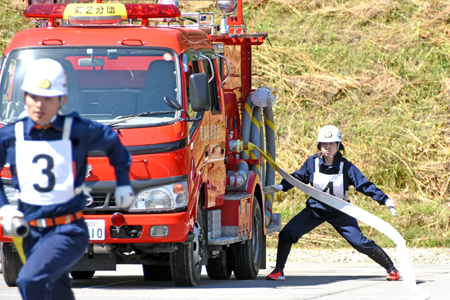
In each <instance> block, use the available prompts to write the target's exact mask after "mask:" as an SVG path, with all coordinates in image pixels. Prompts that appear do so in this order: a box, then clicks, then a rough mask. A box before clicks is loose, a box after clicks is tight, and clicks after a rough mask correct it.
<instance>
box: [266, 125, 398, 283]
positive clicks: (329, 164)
mask: <svg viewBox="0 0 450 300" xmlns="http://www.w3.org/2000/svg"><path fill="white" fill-rule="evenodd" d="M317 148H318V150H320V153H318V154H315V155H313V156H310V157H308V158H307V160H306V161H305V163H304V164H303V166H302V167H301V168H300V169H299V170H297V171H295V173H293V174H292V176H294V177H295V178H296V179H298V180H300V181H301V182H303V183H305V184H312V186H313V187H314V188H316V189H319V190H321V191H324V192H327V193H330V194H332V195H334V196H336V197H338V198H341V199H344V200H346V201H349V200H348V197H347V192H348V189H349V186H350V185H353V186H354V187H355V189H356V190H357V191H358V192H361V193H363V194H364V195H366V196H369V197H371V198H372V199H374V200H375V201H377V202H378V203H379V204H380V205H383V204H385V205H387V207H388V208H389V210H390V211H391V213H392V214H393V215H394V216H397V212H396V210H395V206H394V203H393V200H392V199H390V198H389V197H388V196H387V195H386V194H385V193H384V192H383V191H382V190H380V189H379V188H377V187H376V186H375V184H373V183H372V182H370V181H368V180H367V179H366V177H365V176H364V175H363V174H362V173H361V172H360V171H359V170H358V169H357V168H356V167H355V166H354V165H353V164H352V163H351V162H349V161H348V160H347V159H345V158H344V157H343V155H342V153H341V152H340V151H344V146H343V145H342V139H341V133H340V132H339V129H338V128H337V127H335V126H333V125H326V126H324V127H322V128H321V129H320V131H319V135H318V139H317ZM291 188H293V186H292V185H291V184H290V183H289V182H287V180H285V179H283V180H282V181H281V183H280V184H279V185H271V186H268V187H266V188H265V189H264V192H266V193H268V192H279V191H284V192H285V191H288V190H290V189H291ZM323 222H328V223H330V224H331V225H332V226H333V227H334V228H335V229H336V230H337V232H339V234H340V235H341V236H342V237H344V238H345V239H346V240H347V241H348V242H349V243H350V245H351V246H352V247H353V248H355V249H356V250H358V251H359V252H361V253H363V254H366V255H368V256H369V257H370V258H371V259H372V260H374V261H375V262H376V263H378V264H379V265H381V266H382V267H383V268H385V269H386V271H387V273H388V275H387V277H386V279H387V280H390V281H396V280H398V279H399V277H400V273H399V272H398V270H397V269H396V268H395V266H394V264H393V262H392V260H391V259H390V258H389V256H388V255H387V254H386V253H385V252H384V251H383V249H381V248H380V247H379V246H378V245H377V244H376V243H375V242H374V241H373V240H369V239H367V238H366V237H365V236H364V235H363V233H362V232H361V229H360V228H359V226H358V223H357V220H356V219H355V218H353V217H351V216H349V215H347V214H345V213H343V212H340V211H339V210H337V209H335V208H333V207H331V206H329V205H327V204H324V203H321V202H320V201H317V200H316V199H314V198H309V199H308V200H307V202H306V207H305V208H304V209H303V210H302V211H301V212H300V213H299V214H297V215H296V216H295V217H293V218H292V219H291V220H290V221H289V222H288V223H287V224H286V226H284V228H283V230H282V231H281V232H280V234H279V237H278V250H277V262H276V266H275V269H274V270H273V271H272V272H271V273H270V274H269V275H267V277H266V279H267V280H284V279H285V277H284V273H283V269H284V267H285V264H286V261H287V258H288V256H289V252H290V251H291V246H292V244H293V243H296V242H297V241H298V240H299V239H300V238H301V237H302V236H303V235H304V234H306V233H308V232H310V231H311V230H313V229H314V228H316V227H317V226H319V225H320V224H322V223H323Z"/></svg>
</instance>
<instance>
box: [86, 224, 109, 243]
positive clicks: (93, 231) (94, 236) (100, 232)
mask: <svg viewBox="0 0 450 300" xmlns="http://www.w3.org/2000/svg"><path fill="white" fill-rule="evenodd" d="M85 221H86V225H87V227H88V229H89V239H90V240H94V241H103V240H104V239H105V220H85Z"/></svg>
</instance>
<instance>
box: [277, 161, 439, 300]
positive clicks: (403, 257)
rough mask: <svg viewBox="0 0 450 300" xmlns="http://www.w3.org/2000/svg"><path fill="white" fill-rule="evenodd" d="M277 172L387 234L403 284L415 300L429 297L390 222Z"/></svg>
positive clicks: (404, 246)
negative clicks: (392, 243) (393, 248)
mask: <svg viewBox="0 0 450 300" xmlns="http://www.w3.org/2000/svg"><path fill="white" fill-rule="evenodd" d="M277 172H278V173H279V174H280V175H281V176H282V177H283V178H284V179H286V180H287V181H288V182H289V183H290V184H292V185H293V186H295V187H296V188H298V189H299V190H301V191H302V192H304V193H305V194H307V195H309V196H311V197H313V198H314V199H316V200H319V201H321V202H323V203H325V204H328V205H329V206H331V207H334V208H336V209H337V210H339V211H341V212H343V213H345V214H347V215H349V216H352V217H353V218H355V219H357V220H359V221H361V222H363V223H366V224H367V225H369V226H371V227H373V228H375V229H376V230H378V231H380V232H381V233H383V234H385V235H387V236H388V237H389V238H390V239H391V240H392V241H394V243H395V244H396V245H397V256H398V260H399V262H400V267H401V268H400V270H401V272H400V275H401V276H402V277H403V284H404V285H405V286H406V287H407V288H408V289H410V290H411V291H413V292H414V293H416V297H414V298H413V299H415V300H425V299H428V298H430V296H431V295H430V293H429V292H428V291H426V290H424V289H422V288H420V287H419V286H418V285H417V284H416V279H415V276H414V270H413V268H412V265H411V260H410V259H409V255H408V250H407V249H406V243H405V240H404V239H403V237H402V236H401V234H400V233H399V232H398V231H397V230H396V229H395V228H394V227H392V226H391V225H390V224H388V223H387V222H385V221H383V220H382V219H380V218H378V217H377V216H374V215H372V214H371V213H369V212H367V211H365V210H363V209H361V208H359V207H357V206H355V205H353V204H351V203H349V202H346V201H344V200H342V199H339V198H337V197H335V196H333V195H330V194H327V193H324V192H322V191H320V190H317V189H315V188H313V187H311V186H309V185H306V184H304V183H303V182H301V181H299V180H297V179H295V178H294V177H292V176H291V175H290V174H288V173H286V172H285V171H284V170H282V169H281V168H278V169H277Z"/></svg>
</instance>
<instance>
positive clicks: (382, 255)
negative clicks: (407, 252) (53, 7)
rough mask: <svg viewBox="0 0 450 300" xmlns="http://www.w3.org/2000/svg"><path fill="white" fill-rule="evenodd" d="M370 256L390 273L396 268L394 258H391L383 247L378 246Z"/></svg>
mask: <svg viewBox="0 0 450 300" xmlns="http://www.w3.org/2000/svg"><path fill="white" fill-rule="evenodd" d="M369 257H370V258H371V259H372V260H373V261H374V262H376V263H377V264H379V265H380V266H382V267H383V268H385V269H386V271H387V272H388V273H389V272H390V271H392V270H394V269H395V267H394V263H393V262H392V260H391V259H390V258H389V256H388V255H387V254H386V252H384V250H383V249H381V248H380V247H376V248H375V250H374V251H373V253H372V255H369Z"/></svg>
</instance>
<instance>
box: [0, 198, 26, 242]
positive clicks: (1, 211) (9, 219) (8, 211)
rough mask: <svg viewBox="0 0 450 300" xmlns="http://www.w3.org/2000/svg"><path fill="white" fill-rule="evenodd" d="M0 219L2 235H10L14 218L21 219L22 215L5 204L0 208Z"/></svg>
mask: <svg viewBox="0 0 450 300" xmlns="http://www.w3.org/2000/svg"><path fill="white" fill-rule="evenodd" d="M0 218H1V219H2V220H1V221H0V224H2V228H3V233H5V235H10V234H11V232H12V225H13V220H14V219H15V218H23V213H22V212H20V211H19V210H17V208H15V207H14V206H12V205H9V204H7V205H3V206H2V208H0Z"/></svg>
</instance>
